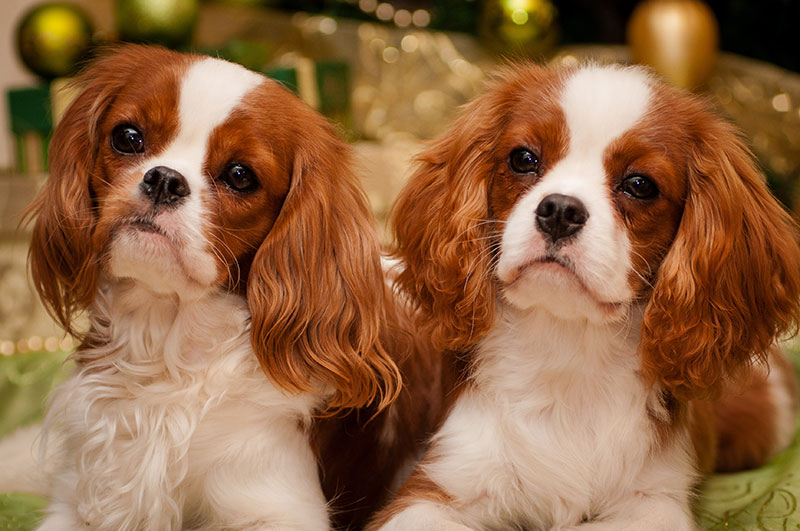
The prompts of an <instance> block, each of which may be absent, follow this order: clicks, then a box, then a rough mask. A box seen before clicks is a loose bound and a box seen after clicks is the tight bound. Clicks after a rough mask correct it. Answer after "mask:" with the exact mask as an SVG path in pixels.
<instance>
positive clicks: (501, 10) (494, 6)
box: [478, 0, 558, 57]
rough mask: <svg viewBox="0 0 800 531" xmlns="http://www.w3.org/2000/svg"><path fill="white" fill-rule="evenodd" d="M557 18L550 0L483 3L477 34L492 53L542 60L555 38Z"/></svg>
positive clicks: (504, 0) (501, 0)
mask: <svg viewBox="0 0 800 531" xmlns="http://www.w3.org/2000/svg"><path fill="white" fill-rule="evenodd" d="M557 14H558V11H557V10H556V7H555V6H554V5H553V2H551V1H550V0H486V1H485V2H484V5H483V11H482V13H481V15H480V20H479V22H478V24H479V26H478V31H479V34H480V37H481V40H482V41H483V43H484V44H485V45H486V46H487V47H489V48H490V49H492V50H494V51H495V52H498V53H502V54H509V53H511V54H513V53H521V54H523V55H528V56H534V57H536V56H542V55H546V54H548V53H549V52H550V51H551V50H552V48H553V46H554V45H555V43H556V40H557V38H558V30H557V26H556V16H557Z"/></svg>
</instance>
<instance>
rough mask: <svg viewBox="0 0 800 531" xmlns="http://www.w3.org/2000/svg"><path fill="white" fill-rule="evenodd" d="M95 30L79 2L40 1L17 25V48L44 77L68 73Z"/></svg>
mask: <svg viewBox="0 0 800 531" xmlns="http://www.w3.org/2000/svg"><path fill="white" fill-rule="evenodd" d="M92 33H93V30H92V24H91V22H90V20H89V17H88V16H87V15H86V13H84V12H83V10H81V9H80V8H78V7H77V6H74V5H71V4H66V3H61V2H48V3H44V4H40V5H38V6H36V7H34V8H33V9H32V10H30V11H28V13H26V14H25V15H24V16H23V17H22V21H21V22H20V24H19V26H18V27H17V52H18V53H19V57H20V59H22V62H23V63H24V64H25V66H27V67H28V68H29V69H30V70H31V71H32V72H33V73H35V74H37V75H39V76H41V77H43V78H45V79H53V78H56V77H63V76H68V75H70V74H72V73H74V72H75V70H76V69H77V67H78V64H79V63H80V60H81V59H83V58H84V57H85V56H86V53H87V52H88V51H89V47H90V46H91V44H92Z"/></svg>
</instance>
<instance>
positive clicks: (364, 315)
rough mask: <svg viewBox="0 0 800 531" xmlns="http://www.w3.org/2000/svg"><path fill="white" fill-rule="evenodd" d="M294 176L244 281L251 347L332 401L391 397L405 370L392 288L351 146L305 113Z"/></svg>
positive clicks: (278, 373) (273, 372)
mask: <svg viewBox="0 0 800 531" xmlns="http://www.w3.org/2000/svg"><path fill="white" fill-rule="evenodd" d="M297 119H298V123H303V124H304V127H305V130H304V131H303V133H302V135H303V139H302V140H301V141H300V143H301V145H300V146H299V148H298V149H297V151H296V153H295V156H294V157H295V158H294V166H293V172H292V182H291V185H290V189H289V193H288V195H287V197H286V199H285V202H284V205H283V207H282V209H281V212H280V214H279V215H278V218H277V219H276V221H275V224H274V226H273V227H272V229H271V231H270V232H269V234H268V235H267V237H266V239H265V241H264V242H263V243H262V245H261V246H260V247H259V249H258V250H257V252H256V255H255V258H254V260H253V264H252V266H251V269H250V273H249V277H248V285H247V301H248V305H249V307H250V313H251V314H252V318H251V319H252V321H251V337H252V342H253V347H254V349H255V351H256V354H257V356H258V359H259V362H260V363H261V366H262V368H263V369H264V371H265V372H266V373H267V374H268V375H269V376H270V377H271V378H272V379H273V381H275V382H276V383H277V384H279V385H280V386H282V387H283V388H285V389H287V390H289V391H292V392H297V391H310V390H328V389H329V390H331V391H332V392H333V393H334V394H333V398H332V400H331V401H330V403H329V406H330V407H331V408H332V409H333V410H336V409H341V408H346V407H359V406H364V405H367V404H375V405H378V406H380V407H382V406H384V405H386V404H388V403H389V402H390V401H391V400H393V398H394V397H395V396H396V394H397V392H399V386H400V375H399V372H398V369H397V367H396V366H395V364H394V362H393V361H392V358H391V357H390V356H389V354H388V353H387V352H386V350H385V349H384V346H383V345H382V343H381V339H382V333H383V328H384V326H385V314H386V309H387V307H386V306H385V305H386V304H388V299H387V297H388V296H389V294H388V288H387V286H386V285H385V282H384V279H383V271H382V269H381V265H380V255H379V243H378V238H377V234H376V231H375V227H374V225H373V222H372V217H371V214H370V211H369V209H368V206H367V202H366V199H365V197H364V195H363V193H362V191H361V188H360V187H359V185H358V183H357V181H356V178H355V177H354V175H353V174H352V172H351V163H350V152H349V148H348V146H347V145H346V144H345V143H344V142H343V141H341V140H339V139H338V138H337V137H336V135H335V133H334V132H333V130H332V128H331V127H330V126H329V125H328V124H327V123H323V120H322V119H321V118H319V117H317V116H316V115H312V114H311V112H308V116H299V117H297Z"/></svg>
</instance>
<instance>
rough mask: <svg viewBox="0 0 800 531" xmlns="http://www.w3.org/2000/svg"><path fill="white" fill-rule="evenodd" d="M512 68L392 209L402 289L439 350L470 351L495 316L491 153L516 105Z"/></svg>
mask: <svg viewBox="0 0 800 531" xmlns="http://www.w3.org/2000/svg"><path fill="white" fill-rule="evenodd" d="M510 71H511V69H509V71H507V72H505V73H504V74H501V75H500V76H498V77H499V81H496V82H495V84H494V85H491V86H490V87H491V88H490V90H488V91H487V92H486V93H485V94H483V95H482V96H480V97H478V98H477V99H475V100H473V101H472V102H471V103H469V104H468V105H467V106H466V107H465V108H464V111H463V114H462V116H461V117H460V118H459V119H458V120H457V121H456V122H455V124H454V125H453V126H452V127H451V128H450V130H449V131H447V132H445V133H444V134H443V135H442V136H440V137H439V138H438V139H437V140H435V141H434V142H433V143H432V144H431V145H430V146H429V147H428V148H427V149H426V150H425V151H424V152H422V153H421V154H420V155H419V156H418V157H417V169H416V172H415V173H414V174H413V176H412V177H411V178H410V179H409V181H408V183H407V184H406V185H405V187H404V189H403V191H402V192H401V193H400V195H399V197H398V199H397V201H396V202H395V204H394V207H393V212H392V228H393V231H394V235H395V239H396V243H395V250H394V255H395V256H396V257H397V258H399V259H400V260H402V262H403V269H402V270H401V271H400V272H399V273H398V276H397V279H396V284H397V286H398V287H399V288H400V289H401V290H402V291H404V292H405V293H407V294H408V295H409V298H410V300H411V301H412V302H413V304H414V305H415V306H416V310H417V312H416V315H417V318H418V319H417V325H418V327H419V328H421V329H422V330H424V331H425V332H426V334H427V335H429V337H430V338H431V340H432V341H433V344H434V346H435V347H436V348H439V349H447V350H456V351H463V350H468V349H469V348H470V347H472V346H473V345H474V344H475V343H477V341H478V340H479V339H480V338H481V337H483V335H484V334H486V332H488V330H489V328H490V327H491V325H492V322H493V319H494V310H495V288H494V281H493V279H492V278H491V275H492V268H491V264H490V262H491V260H492V250H491V249H490V245H491V241H490V240H491V238H490V236H491V235H492V234H493V223H492V221H491V219H490V215H489V210H488V190H489V182H490V180H491V173H492V171H493V167H492V164H493V162H492V159H491V158H490V155H491V154H492V153H493V151H494V148H495V144H496V142H497V137H498V135H497V131H498V130H499V128H500V127H501V124H502V123H503V120H504V118H505V116H507V114H508V111H509V109H508V106H510V105H513V101H512V100H511V98H510V97H507V92H508V88H506V87H502V86H501V85H502V84H504V83H505V81H504V80H503V78H507V77H510V76H509V73H510ZM492 89H494V90H492Z"/></svg>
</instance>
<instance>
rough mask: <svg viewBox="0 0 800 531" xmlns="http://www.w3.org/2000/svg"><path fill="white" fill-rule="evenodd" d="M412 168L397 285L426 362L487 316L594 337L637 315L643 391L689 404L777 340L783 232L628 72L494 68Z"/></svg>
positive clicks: (737, 153) (730, 152) (774, 208)
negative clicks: (565, 324) (514, 316)
mask: <svg viewBox="0 0 800 531" xmlns="http://www.w3.org/2000/svg"><path fill="white" fill-rule="evenodd" d="M420 161H421V164H420V168H419V170H418V171H417V173H416V174H415V175H414V177H412V179H411V181H410V183H409V185H408V186H407V188H406V189H405V190H404V192H403V194H402V196H401V197H400V199H399V200H398V204H397V206H396V215H395V219H394V227H395V231H396V233H397V235H398V238H397V239H398V252H397V254H398V255H399V256H400V257H401V258H402V259H403V260H404V261H405V263H406V268H405V270H404V271H403V272H402V273H401V275H400V276H399V285H400V287H401V288H402V289H403V290H404V291H406V292H407V293H408V294H409V295H410V296H411V298H412V300H414V302H415V303H416V304H417V305H418V307H419V309H420V314H421V316H422V318H421V320H420V325H421V326H422V327H424V328H425V329H426V330H427V331H429V332H430V334H431V336H432V338H433V339H434V341H435V342H436V343H437V344H438V345H440V346H441V347H442V348H448V349H455V350H464V349H470V348H471V346H472V345H474V344H475V343H476V342H477V341H478V340H479V339H480V338H481V337H482V336H483V335H484V334H485V333H486V332H487V331H488V330H489V329H490V327H491V326H492V322H493V319H494V313H495V311H496V310H497V308H498V307H503V306H506V307H510V308H513V309H515V310H519V311H522V312H523V313H524V312H526V311H530V310H533V311H545V312H549V313H551V314H553V315H555V316H556V317H558V318H561V319H568V320H573V321H577V322H579V323H580V322H583V321H586V322H591V323H594V324H599V325H611V324H612V323H615V322H620V321H625V320H626V319H628V318H629V317H630V316H631V312H632V309H633V308H634V306H636V307H640V306H641V307H644V309H645V310H644V312H645V313H644V319H643V324H642V341H641V345H640V350H641V352H642V356H643V362H644V367H645V370H646V371H647V373H648V376H650V377H651V378H652V379H653V380H655V381H658V382H660V383H662V384H664V385H665V386H666V387H667V388H669V389H670V390H673V391H675V392H676V393H682V392H684V391H686V394H692V393H695V392H697V393H699V394H703V393H704V392H706V391H713V390H715V389H716V388H717V386H718V384H719V382H720V381H721V380H722V379H723V377H724V375H726V374H727V373H729V372H735V371H736V368H737V367H739V366H742V365H745V364H747V363H749V361H750V360H751V359H752V357H753V356H754V355H755V356H759V355H763V353H764V352H765V350H766V349H768V348H769V346H770V345H771V344H772V342H773V341H774V340H775V338H776V337H777V336H780V335H781V334H783V333H785V332H787V331H789V330H791V329H792V327H793V326H794V323H795V320H796V315H797V311H798V309H797V296H798V295H800V277H799V276H798V271H797V267H796V264H797V259H798V258H800V254H798V248H797V244H796V242H795V240H794V234H795V233H794V224H793V222H792V221H791V219H790V218H789V216H788V215H787V214H786V212H785V211H784V210H783V209H782V208H781V207H780V205H778V203H777V202H776V201H775V199H774V198H773V197H772V196H771V195H770V193H769V191H768V190H767V188H766V185H765V183H764V180H763V177H762V176H761V175H760V174H759V173H758V171H757V170H756V168H755V167H754V165H753V163H752V160H751V157H750V155H749V153H748V152H747V150H746V148H744V147H743V145H742V143H741V141H740V140H739V139H738V138H737V136H736V134H735V132H734V131H733V130H732V128H731V127H730V126H728V125H727V124H726V123H724V122H723V121H721V120H720V119H719V118H717V117H716V116H714V115H713V114H712V113H711V112H709V111H708V110H707V109H706V108H705V106H704V105H703V104H702V102H700V101H698V100H697V99H695V98H693V97H691V96H689V95H687V94H685V93H682V92H679V91H676V90H673V89H670V88H668V87H666V86H663V85H661V84H659V83H658V82H656V81H655V80H654V79H652V78H651V77H650V76H649V75H647V74H646V73H644V72H643V71H642V70H639V69H632V68H619V67H598V66H590V67H584V68H580V69H577V70H571V71H555V70H548V69H544V68H539V67H534V66H530V65H517V66H514V67H509V68H507V69H506V71H504V72H502V73H501V74H500V75H499V76H498V78H497V79H496V80H495V81H494V82H493V83H492V84H491V86H490V88H489V90H488V91H487V92H486V93H485V94H484V95H483V96H481V97H479V98H478V99H476V100H475V101H474V102H472V103H471V104H470V105H469V106H468V107H467V109H466V111H465V114H464V115H463V116H462V118H461V119H460V120H459V121H458V122H457V123H456V124H455V125H454V127H453V128H452V129H451V130H450V131H449V132H448V133H446V134H445V135H443V136H442V137H441V138H440V139H438V140H437V141H436V142H435V143H434V144H433V145H432V146H431V148H429V149H428V150H427V151H426V152H425V153H423V154H422V155H421V156H420ZM419 205H425V209H426V210H427V211H428V213H427V214H423V212H422V207H421V206H419Z"/></svg>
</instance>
